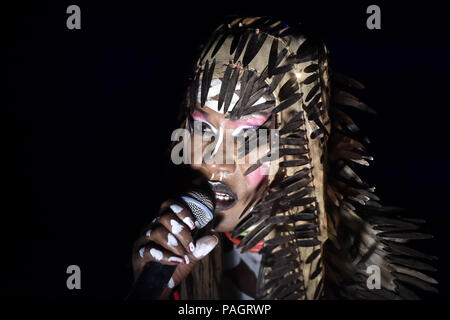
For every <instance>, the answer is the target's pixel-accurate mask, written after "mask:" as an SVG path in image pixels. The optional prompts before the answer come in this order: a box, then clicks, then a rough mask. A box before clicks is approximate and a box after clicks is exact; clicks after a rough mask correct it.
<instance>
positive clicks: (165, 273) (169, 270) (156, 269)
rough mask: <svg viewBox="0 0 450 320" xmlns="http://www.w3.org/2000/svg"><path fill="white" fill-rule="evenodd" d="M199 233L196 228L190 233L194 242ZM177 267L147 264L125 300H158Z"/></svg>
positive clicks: (151, 262) (157, 263)
mask: <svg viewBox="0 0 450 320" xmlns="http://www.w3.org/2000/svg"><path fill="white" fill-rule="evenodd" d="M200 231H201V229H198V228H196V229H194V230H193V231H192V238H193V239H194V240H196V239H197V238H199V236H200ZM177 266H178V265H167V264H162V263H159V262H155V261H150V262H148V263H147V264H146V266H145V269H144V270H142V273H141V275H140V276H139V278H138V279H137V280H136V282H135V284H134V286H133V288H132V291H131V293H130V294H129V295H128V298H127V300H159V298H160V297H161V294H162V293H163V291H164V288H165V287H166V286H167V284H168V283H169V280H170V277H172V275H173V273H174V272H175V269H176V268H177Z"/></svg>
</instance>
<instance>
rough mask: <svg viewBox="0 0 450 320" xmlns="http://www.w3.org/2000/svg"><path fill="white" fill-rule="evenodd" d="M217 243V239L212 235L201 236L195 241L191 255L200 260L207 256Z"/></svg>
mask: <svg viewBox="0 0 450 320" xmlns="http://www.w3.org/2000/svg"><path fill="white" fill-rule="evenodd" d="M218 243H219V239H218V238H217V237H216V236H214V235H208V236H204V237H201V238H200V239H198V240H197V242H196V243H195V250H194V252H192V255H193V256H194V257H195V258H196V259H197V260H200V259H202V258H204V257H205V256H207V255H208V254H209V253H210V252H211V251H212V250H213V249H214V248H215V247H216V246H217V244H218Z"/></svg>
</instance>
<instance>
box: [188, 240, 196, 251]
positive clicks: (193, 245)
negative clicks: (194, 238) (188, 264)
mask: <svg viewBox="0 0 450 320" xmlns="http://www.w3.org/2000/svg"><path fill="white" fill-rule="evenodd" d="M189 250H190V251H191V253H192V252H194V251H195V244H194V243H192V242H191V243H189Z"/></svg>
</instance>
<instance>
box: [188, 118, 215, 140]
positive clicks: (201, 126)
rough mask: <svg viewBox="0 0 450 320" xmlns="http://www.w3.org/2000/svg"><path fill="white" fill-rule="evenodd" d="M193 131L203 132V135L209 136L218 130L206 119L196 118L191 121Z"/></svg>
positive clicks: (196, 132)
mask: <svg viewBox="0 0 450 320" xmlns="http://www.w3.org/2000/svg"><path fill="white" fill-rule="evenodd" d="M190 125H191V133H192V132H193V133H194V134H201V135H202V136H203V137H206V138H209V137H211V136H214V135H215V134H216V133H217V130H216V129H215V128H214V127H213V126H212V125H211V124H209V123H208V122H206V121H203V120H201V121H199V120H194V121H192V122H191V124H190Z"/></svg>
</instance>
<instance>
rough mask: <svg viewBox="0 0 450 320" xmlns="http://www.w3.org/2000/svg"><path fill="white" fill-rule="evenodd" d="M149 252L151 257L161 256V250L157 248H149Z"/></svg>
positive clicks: (158, 258)
mask: <svg viewBox="0 0 450 320" xmlns="http://www.w3.org/2000/svg"><path fill="white" fill-rule="evenodd" d="M150 254H151V255H152V257H153V258H155V259H156V260H158V261H159V260H161V259H162V257H163V253H162V252H161V251H159V250H158V249H154V248H152V249H150Z"/></svg>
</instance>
